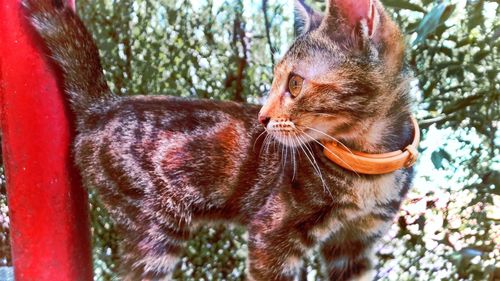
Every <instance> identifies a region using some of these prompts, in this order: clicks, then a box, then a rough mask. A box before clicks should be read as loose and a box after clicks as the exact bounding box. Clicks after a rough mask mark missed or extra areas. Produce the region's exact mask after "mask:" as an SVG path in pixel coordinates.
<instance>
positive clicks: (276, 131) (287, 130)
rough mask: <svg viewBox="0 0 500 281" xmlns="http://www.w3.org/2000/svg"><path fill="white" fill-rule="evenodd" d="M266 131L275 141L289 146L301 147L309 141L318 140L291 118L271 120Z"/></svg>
mask: <svg viewBox="0 0 500 281" xmlns="http://www.w3.org/2000/svg"><path fill="white" fill-rule="evenodd" d="M266 131H267V133H268V134H269V135H270V136H271V137H272V138H273V139H274V140H275V141H277V142H279V143H281V144H282V145H285V146H288V147H301V146H303V145H305V144H306V143H308V142H311V141H316V140H315V139H314V138H313V137H312V136H311V135H310V134H308V133H307V132H305V131H304V130H303V129H301V128H299V127H298V126H296V125H295V123H294V122H292V121H290V120H271V121H270V122H269V124H267V126H266Z"/></svg>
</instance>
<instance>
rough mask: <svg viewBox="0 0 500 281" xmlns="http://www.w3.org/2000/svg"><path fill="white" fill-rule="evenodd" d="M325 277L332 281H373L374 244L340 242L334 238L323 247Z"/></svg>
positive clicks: (374, 273) (357, 241) (360, 241)
mask: <svg viewBox="0 0 500 281" xmlns="http://www.w3.org/2000/svg"><path fill="white" fill-rule="evenodd" d="M321 255H322V258H323V269H324V275H325V277H327V280H331V281H344V280H345V281H372V280H373V279H374V278H375V275H376V272H375V270H374V266H375V264H376V259H375V254H374V251H373V244H372V243H367V242H366V241H363V240H356V241H338V240H336V239H335V237H332V238H331V239H330V240H329V241H326V242H325V243H324V244H322V245H321Z"/></svg>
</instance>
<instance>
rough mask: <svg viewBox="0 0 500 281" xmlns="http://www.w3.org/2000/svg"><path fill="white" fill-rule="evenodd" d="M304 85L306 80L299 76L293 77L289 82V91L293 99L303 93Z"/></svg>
mask: <svg viewBox="0 0 500 281" xmlns="http://www.w3.org/2000/svg"><path fill="white" fill-rule="evenodd" d="M303 83H304V78H302V77H300V76H298V75H292V76H291V77H290V80H289V81H288V91H289V92H290V94H291V95H292V96H293V97H296V96H298V95H299V94H300V92H301V91H302V84H303Z"/></svg>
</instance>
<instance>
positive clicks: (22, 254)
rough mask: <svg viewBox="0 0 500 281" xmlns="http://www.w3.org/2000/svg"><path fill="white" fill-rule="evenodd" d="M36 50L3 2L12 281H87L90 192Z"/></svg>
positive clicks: (12, 5) (17, 14) (48, 71)
mask: <svg viewBox="0 0 500 281" xmlns="http://www.w3.org/2000/svg"><path fill="white" fill-rule="evenodd" d="M68 1H69V2H72V5H74V0H73V1H72V0H68ZM39 46H40V41H39V40H38V39H37V37H36V36H35V35H34V32H33V30H32V29H31V27H30V26H29V25H28V23H27V20H26V17H25V15H24V14H23V13H22V10H21V6H20V3H19V0H1V1H0V93H1V99H2V100H1V103H0V104H1V107H0V108H1V116H0V118H1V126H2V145H3V152H4V155H3V157H4V163H5V171H6V177H7V195H8V204H9V210H10V219H11V226H10V227H11V246H12V259H13V263H14V275H15V280H16V281H23V280H29V281H58V280H61V281H78V280H84V281H89V280H92V267H91V255H90V239H89V215H88V203H87V193H86V191H85V190H84V189H83V188H82V187H81V185H80V182H79V177H78V174H77V173H76V171H75V169H74V166H73V164H72V160H71V159H70V158H71V157H70V151H71V150H70V143H71V140H72V136H71V132H72V130H71V122H70V121H69V118H68V114H67V110H66V104H65V100H64V97H63V94H62V92H61V88H60V87H59V86H58V83H57V78H56V74H55V72H54V70H53V68H52V67H51V66H50V65H49V64H48V63H47V60H45V59H44V58H43V56H42V54H41V52H40V49H39Z"/></svg>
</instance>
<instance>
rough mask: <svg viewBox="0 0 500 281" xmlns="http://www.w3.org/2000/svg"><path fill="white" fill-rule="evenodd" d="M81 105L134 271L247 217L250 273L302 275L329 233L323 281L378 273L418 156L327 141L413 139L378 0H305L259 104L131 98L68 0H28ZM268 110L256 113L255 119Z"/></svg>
mask: <svg viewBox="0 0 500 281" xmlns="http://www.w3.org/2000/svg"><path fill="white" fill-rule="evenodd" d="M23 3H24V7H25V10H26V12H27V14H28V15H29V19H30V21H31V23H32V25H33V26H34V27H35V28H36V30H37V32H38V34H39V35H40V37H41V38H42V39H43V41H44V42H45V44H46V47H47V48H46V49H47V50H48V53H49V54H48V55H49V56H48V57H50V58H51V59H52V60H53V61H54V62H55V64H56V65H57V66H58V67H59V68H60V69H61V70H62V73H63V78H64V89H65V93H66V95H67V99H68V101H69V105H70V108H71V110H72V112H73V113H74V115H75V122H76V128H77V136H76V139H75V142H74V148H73V149H74V158H75V161H76V164H77V166H78V167H79V169H80V171H81V175H82V177H83V180H84V183H85V185H86V186H88V187H90V188H95V189H96V190H97V191H98V193H99V195H100V197H101V199H102V200H103V201H104V202H105V204H106V206H107V208H108V210H109V212H110V213H111V215H112V218H113V219H114V220H115V221H116V224H117V225H118V227H119V229H120V230H121V233H122V235H123V243H122V245H121V246H122V251H123V254H122V255H121V258H122V261H121V270H122V274H123V278H124V280H169V279H170V278H171V274H172V271H173V269H174V267H175V265H176V263H177V261H178V259H179V257H180V256H181V254H182V251H183V248H184V246H185V245H186V241H188V239H189V237H190V234H191V233H193V232H196V230H197V228H198V227H199V226H200V225H202V224H204V223H210V222H224V223H225V222H227V223H236V224H239V225H243V226H245V227H246V228H247V229H248V249H249V256H248V266H247V268H248V272H247V278H248V279H249V280H261V281H272V280H296V279H297V278H298V273H299V272H300V270H301V266H302V260H303V257H304V256H305V255H307V254H308V253H310V250H311V249H313V248H314V247H316V246H319V248H320V253H321V254H322V261H323V268H324V275H325V276H328V278H329V280H371V279H373V278H374V276H375V271H374V265H375V261H374V259H373V256H374V244H375V243H376V242H377V241H378V240H379V239H380V238H381V237H382V236H383V235H384V234H385V233H386V231H387V230H388V228H389V227H390V226H391V224H392V223H393V219H394V217H395V216H396V214H397V212H398V209H399V207H400V204H401V201H402V200H403V197H404V196H405V194H406V193H407V191H408V188H409V187H410V184H411V180H412V177H413V169H412V168H405V169H400V170H397V171H395V172H392V173H388V174H384V175H364V174H359V173H356V172H353V171H350V170H346V169H343V168H341V167H339V166H337V165H336V164H334V163H333V162H331V161H330V160H329V159H328V158H326V157H325V155H324V154H323V152H322V144H321V142H322V141H324V140H329V139H331V138H334V139H337V140H338V141H340V142H342V143H343V144H345V145H346V146H347V147H349V148H351V149H356V150H360V151H364V152H369V153H383V152H388V151H394V150H398V149H400V148H402V147H405V146H407V145H408V144H410V143H411V141H412V136H413V126H412V122H411V113H410V110H409V103H410V98H409V85H408V80H409V77H408V74H407V72H406V71H405V70H404V63H403V57H404V43H403V40H402V36H401V34H400V31H399V29H398V28H397V27H396V25H395V24H394V22H393V21H392V20H391V19H390V18H389V16H388V15H387V13H386V12H385V11H384V8H383V6H382V4H381V3H380V2H379V0H327V3H326V6H327V8H326V11H325V13H324V14H320V13H318V12H315V11H313V10H312V9H311V8H310V7H309V6H307V5H305V4H304V3H303V2H302V1H296V13H297V16H298V18H299V19H300V22H299V24H298V25H297V27H298V32H297V38H296V40H295V42H294V43H293V45H292V46H291V47H290V49H289V50H288V52H287V53H286V54H285V55H284V57H283V58H282V59H281V60H280V61H279V63H277V65H276V68H275V70H274V75H275V78H274V81H273V83H272V88H271V91H270V94H269V99H268V101H267V102H266V103H265V105H264V106H263V107H262V108H261V109H260V113H259V107H258V106H256V105H247V104H238V103H234V102H219V101H211V100H188V99H181V98H175V97H167V96H151V95H149V93H147V94H148V95H147V96H131V97H121V96H117V95H115V94H113V93H112V92H111V91H110V89H109V88H108V85H107V84H106V81H105V78H104V75H103V71H102V67H101V64H100V60H99V54H98V50H97V48H96V46H95V43H94V41H93V39H92V36H91V35H90V34H89V32H88V31H87V29H86V28H85V27H84V25H83V24H82V22H81V20H80V19H79V18H78V17H77V16H76V15H75V13H74V12H73V11H72V10H71V9H70V8H69V7H68V6H66V5H65V4H63V1H61V0H59V1H54V0H50V1H49V0H38V1H37V0H23ZM259 123H260V124H259Z"/></svg>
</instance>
